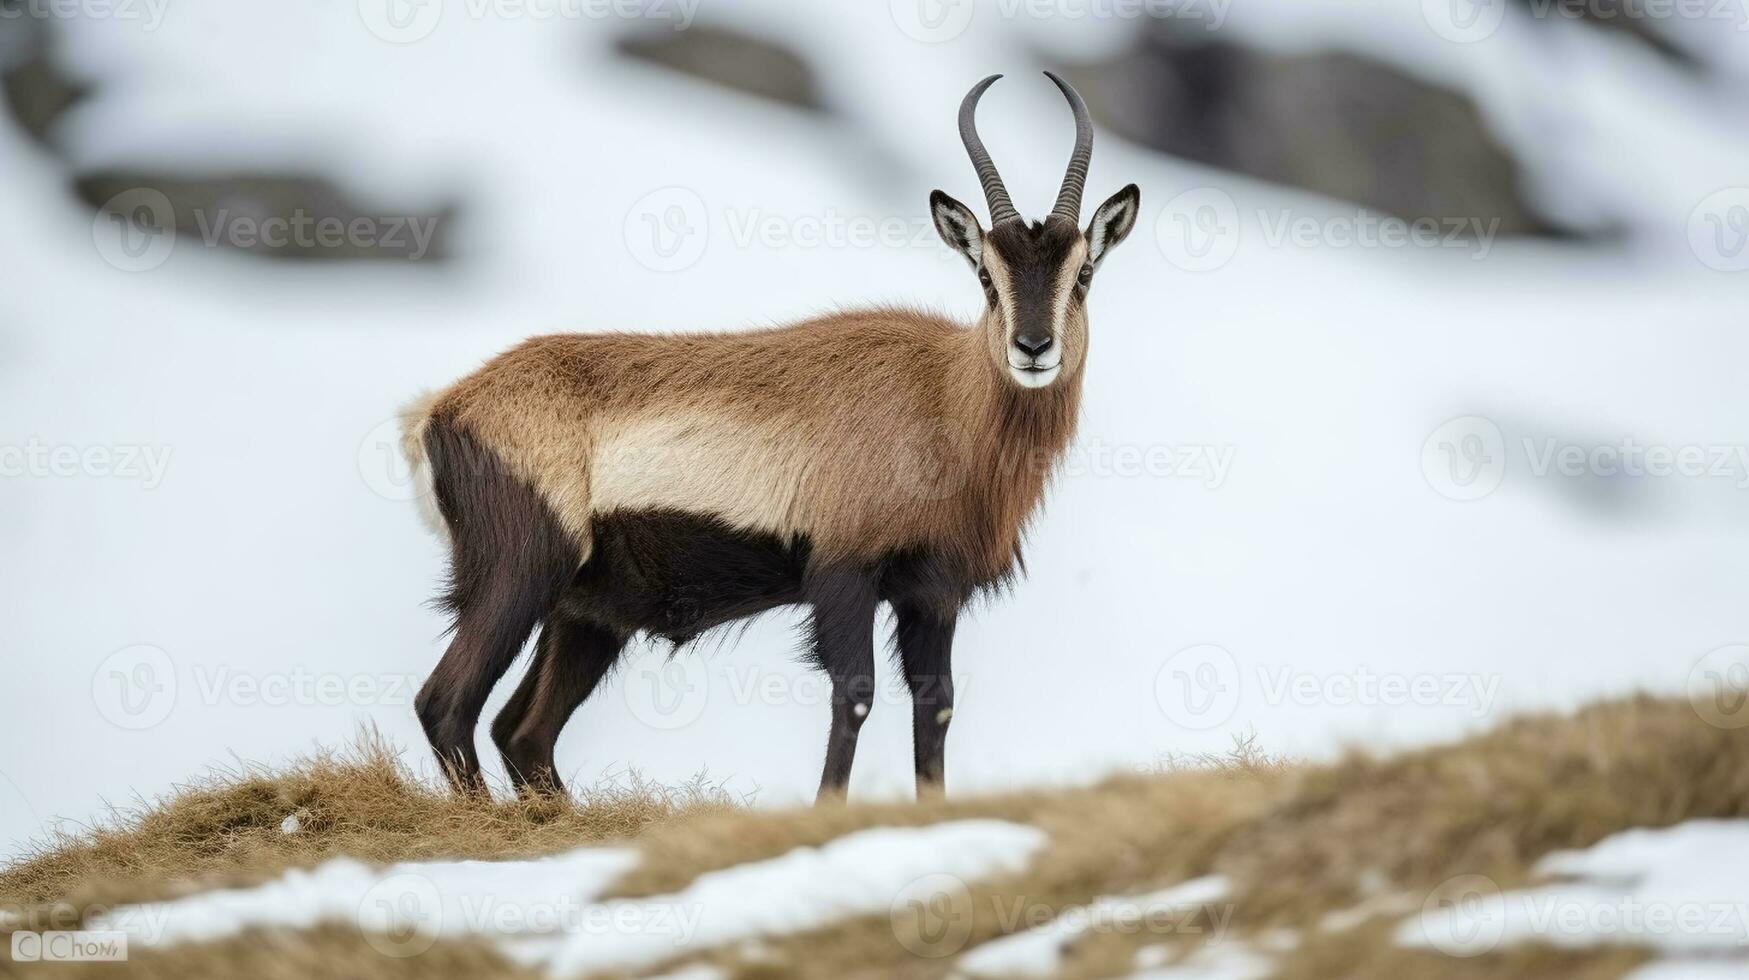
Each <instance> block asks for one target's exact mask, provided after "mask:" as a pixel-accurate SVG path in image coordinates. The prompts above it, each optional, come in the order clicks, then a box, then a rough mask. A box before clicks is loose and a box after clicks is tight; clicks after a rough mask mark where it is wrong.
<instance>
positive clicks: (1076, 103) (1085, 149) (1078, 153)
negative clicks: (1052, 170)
mask: <svg viewBox="0 0 1749 980" xmlns="http://www.w3.org/2000/svg"><path fill="white" fill-rule="evenodd" d="M1045 75H1046V76H1047V77H1048V78H1050V80H1051V81H1053V82H1056V83H1057V88H1060V89H1062V90H1063V97H1064V98H1066V99H1068V100H1069V108H1070V109H1073V110H1074V111H1075V152H1074V153H1071V154H1070V155H1069V169H1068V172H1066V173H1064V174H1063V189H1062V190H1061V191H1058V192H1057V203H1056V206H1055V207H1052V208H1051V213H1052V214H1060V215H1062V216H1063V217H1065V218H1068V219H1069V220H1070V221H1071V222H1074V223H1075V224H1077V225H1078V224H1080V223H1081V191H1082V189H1083V188H1085V187H1086V186H1087V163H1088V161H1090V160H1092V159H1093V117H1092V116H1089V115H1088V114H1087V103H1085V102H1083V101H1081V93H1079V92H1077V91H1075V88H1074V86H1072V85H1070V84H1069V83H1068V82H1065V81H1063V80H1062V79H1061V78H1060V77H1058V76H1057V73H1056V72H1052V71H1047V72H1045Z"/></svg>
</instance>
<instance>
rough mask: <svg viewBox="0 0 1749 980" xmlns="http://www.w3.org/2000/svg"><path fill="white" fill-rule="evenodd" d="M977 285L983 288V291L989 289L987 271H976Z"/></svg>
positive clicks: (988, 271)
mask: <svg viewBox="0 0 1749 980" xmlns="http://www.w3.org/2000/svg"><path fill="white" fill-rule="evenodd" d="M978 284H979V285H981V286H983V287H984V288H985V289H989V288H990V270H988V269H979V270H978Z"/></svg>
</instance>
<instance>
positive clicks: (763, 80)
mask: <svg viewBox="0 0 1749 980" xmlns="http://www.w3.org/2000/svg"><path fill="white" fill-rule="evenodd" d="M619 51H620V53H621V54H623V55H625V56H626V57H629V58H636V59H638V60H640V61H647V62H649V63H651V64H655V65H660V66H661V67H663V68H667V69H670V70H672V71H677V72H682V73H684V74H687V75H691V76H693V77H694V78H699V79H703V80H704V81H707V82H712V83H714V84H717V85H721V86H722V87H724V88H728V89H733V90H735V91H737V92H743V93H745V94H747V95H753V96H757V97H759V98H762V99H769V100H771V101H773V102H782V103H784V104H786V105H792V106H796V107H797V108H801V109H812V110H823V109H825V103H824V102H823V101H822V100H821V98H820V92H819V86H818V84H817V82H816V81H815V78H814V71H813V69H812V68H810V67H809V66H808V63H807V62H806V61H805V60H803V59H802V57H801V56H800V55H798V54H796V53H795V52H793V51H791V50H789V49H788V48H786V47H783V46H782V45H780V44H778V43H776V42H775V41H771V40H769V39H766V38H758V37H753V36H751V35H747V34H741V33H738V32H735V31H732V30H728V29H726V28H722V27H708V26H704V25H695V26H694V27H692V28H691V29H690V30H685V31H652V32H650V33H648V34H630V35H626V36H625V37H622V38H620V41H619Z"/></svg>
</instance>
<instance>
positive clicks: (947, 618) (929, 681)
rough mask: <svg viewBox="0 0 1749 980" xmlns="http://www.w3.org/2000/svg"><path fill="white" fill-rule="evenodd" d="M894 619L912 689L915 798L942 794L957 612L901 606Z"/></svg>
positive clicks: (945, 781)
mask: <svg viewBox="0 0 1749 980" xmlns="http://www.w3.org/2000/svg"><path fill="white" fill-rule="evenodd" d="M894 612H895V613H896V614H897V619H898V624H897V631H896V632H897V638H898V643H899V661H900V663H901V664H902V665H903V666H904V668H905V683H906V684H907V685H909V686H910V688H911V750H912V751H911V754H912V759H913V761H914V762H915V763H916V766H917V794H918V795H919V796H923V795H925V794H927V793H932V792H933V793H940V792H944V791H945V790H946V788H947V772H946V763H945V760H944V758H943V757H944V755H945V754H946V750H947V725H948V722H949V721H951V720H952V719H953V629H954V623H955V621H956V620H957V619H958V613H957V610H956V611H952V612H942V611H941V610H939V609H935V608H932V607H926V606H922V605H915V604H912V603H902V604H900V605H898V606H896V607H895V608H894Z"/></svg>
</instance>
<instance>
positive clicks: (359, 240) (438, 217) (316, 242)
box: [74, 173, 457, 262]
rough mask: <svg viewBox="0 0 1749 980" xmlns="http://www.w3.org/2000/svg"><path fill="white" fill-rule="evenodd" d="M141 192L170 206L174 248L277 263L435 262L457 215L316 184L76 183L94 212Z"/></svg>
mask: <svg viewBox="0 0 1749 980" xmlns="http://www.w3.org/2000/svg"><path fill="white" fill-rule="evenodd" d="M141 188H145V189H149V190H152V191H157V192H160V193H162V194H163V195H164V196H165V198H167V199H168V201H169V204H170V207H171V209H172V212H173V217H172V218H171V219H170V221H171V223H172V224H173V225H174V227H175V230H176V235H177V242H178V243H179V246H180V245H181V244H182V243H189V244H193V245H196V246H206V245H209V244H210V245H211V246H212V247H215V248H235V249H239V250H242V251H245V252H248V253H250V254H253V255H261V256H266V257H270V258H280V259H318V260H320V259H326V260H367V259H368V260H385V259H394V260H401V261H418V262H441V261H444V260H445V259H446V258H447V257H448V255H449V247H448V242H449V236H450V235H451V233H452V228H451V226H452V224H453V222H454V220H455V217H456V212H457V208H456V207H455V206H454V205H453V204H446V205H445V206H443V207H442V208H439V209H437V210H435V211H427V212H417V211H407V210H400V211H396V210H384V209H374V210H373V209H371V208H369V207H367V206H365V205H362V204H359V203H357V202H355V201H353V200H352V199H351V198H350V197H348V196H347V195H346V194H345V193H344V192H342V191H341V190H340V189H339V188H337V187H335V186H334V185H333V184H330V183H329V182H327V181H325V180H322V179H320V178H314V177H301V176H275V175H268V174H238V175H233V176H226V177H212V178H178V177H169V176H164V175H160V174H141V173H103V174H92V175H87V176H83V177H79V178H78V179H77V180H75V181H74V190H75V192H76V193H77V194H78V196H79V198H80V199H81V200H83V201H84V202H85V203H87V204H89V205H91V206H92V207H94V208H98V209H105V208H107V207H111V206H112V205H111V202H112V201H114V200H115V199H116V198H117V196H118V195H123V194H126V193H127V192H130V191H136V190H139V189H141ZM129 218H130V220H143V221H145V222H146V224H147V225H148V226H150V225H153V224H156V223H157V221H158V220H159V216H154V215H153V214H152V213H151V212H150V209H143V211H141V210H136V212H135V213H134V214H132V215H129Z"/></svg>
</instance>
